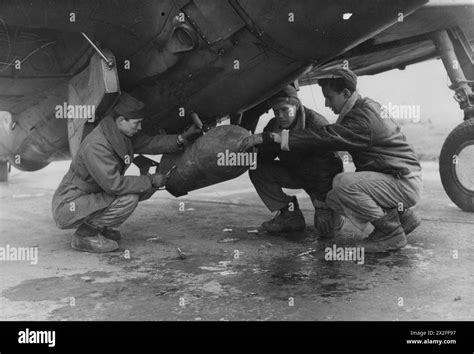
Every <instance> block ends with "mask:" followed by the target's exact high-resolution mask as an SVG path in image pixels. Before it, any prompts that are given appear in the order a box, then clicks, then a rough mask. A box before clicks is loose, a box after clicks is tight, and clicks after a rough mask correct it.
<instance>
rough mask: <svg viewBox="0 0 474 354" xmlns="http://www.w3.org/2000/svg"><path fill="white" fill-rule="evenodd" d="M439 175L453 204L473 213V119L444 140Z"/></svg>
mask: <svg viewBox="0 0 474 354" xmlns="http://www.w3.org/2000/svg"><path fill="white" fill-rule="evenodd" d="M466 172H467V173H466ZM439 173H440V176H441V182H442V184H443V187H444V190H445V191H446V193H447V194H448V196H449V198H450V199H451V200H452V201H453V202H454V204H456V205H457V206H458V207H459V208H461V209H462V210H464V211H471V212H474V119H469V120H467V121H465V122H463V123H461V124H459V125H458V126H457V127H456V128H455V129H454V130H453V131H452V132H451V133H450V134H449V135H448V137H447V138H446V140H445V142H444V144H443V148H442V149H441V154H440V157H439Z"/></svg>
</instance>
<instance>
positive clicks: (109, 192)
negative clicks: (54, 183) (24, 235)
mask: <svg viewBox="0 0 474 354" xmlns="http://www.w3.org/2000/svg"><path fill="white" fill-rule="evenodd" d="M143 108H144V104H143V103H142V102H140V101H138V100H137V99H135V98H134V97H132V96H130V95H128V94H126V93H124V94H122V95H121V97H120V101H119V102H118V104H117V105H116V106H115V107H114V108H113V111H112V114H111V115H110V116H107V117H105V118H104V119H103V120H102V121H101V122H100V123H99V125H98V126H97V127H96V128H95V129H94V130H93V131H92V132H91V133H90V134H89V135H87V136H86V137H85V139H84V140H83V141H82V143H81V146H80V148H79V150H78V152H77V154H76V156H75V157H74V158H73V160H72V162H71V166H70V168H69V171H68V172H67V173H66V175H65V176H64V178H63V179H62V181H61V183H60V185H59V186H58V188H57V190H56V192H55V194H54V196H53V201H52V212H53V217H54V220H55V222H56V224H57V226H58V227H59V228H61V229H70V228H77V230H76V231H75V232H74V234H73V236H72V241H71V246H72V247H73V248H74V249H76V250H79V251H85V252H96V253H102V252H111V251H114V250H116V249H117V248H118V244H117V241H118V240H120V238H121V235H120V232H119V231H118V230H114V229H112V227H117V226H119V225H121V224H122V223H123V222H124V221H125V220H126V219H127V218H128V217H129V216H130V215H131V214H132V213H133V211H134V210H135V208H136V207H137V204H138V202H139V201H141V200H145V199H147V198H149V197H150V196H151V195H152V194H153V192H154V191H156V190H157V189H158V188H160V187H162V186H164V185H165V184H166V176H164V175H160V174H154V175H142V176H124V174H125V171H126V170H127V168H128V167H129V166H130V164H131V163H132V161H133V154H134V153H143V154H152V155H154V154H163V153H168V152H170V153H172V152H177V151H179V150H180V149H181V148H182V146H183V144H184V143H185V142H186V141H192V140H194V139H196V138H197V137H198V136H199V135H200V130H198V129H197V128H195V127H191V128H190V129H188V130H187V131H186V132H185V133H183V135H157V136H154V137H151V136H146V135H143V134H137V133H138V131H139V130H140V129H141V122H142V120H143V118H144V116H143Z"/></svg>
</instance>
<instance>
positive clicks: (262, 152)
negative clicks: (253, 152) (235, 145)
mask: <svg viewBox="0 0 474 354" xmlns="http://www.w3.org/2000/svg"><path fill="white" fill-rule="evenodd" d="M274 121H275V118H273V119H272V120H270V121H269V122H268V124H267V125H266V126H265V128H263V131H264V132H271V127H272V126H273V124H274ZM279 152H280V147H279V146H278V144H275V143H271V144H265V145H259V146H258V152H257V163H258V162H265V161H266V162H268V161H273V160H275V158H276V157H277V156H278V153H279Z"/></svg>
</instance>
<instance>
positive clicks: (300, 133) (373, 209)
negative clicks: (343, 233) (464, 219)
mask: <svg viewBox="0 0 474 354" xmlns="http://www.w3.org/2000/svg"><path fill="white" fill-rule="evenodd" d="M318 83H319V85H320V86H321V88H322V91H323V95H324V97H325V98H326V106H328V107H330V108H331V109H332V110H333V111H334V113H336V114H339V118H338V119H337V121H336V123H335V124H330V125H326V126H323V127H318V128H316V129H311V130H309V129H299V130H290V131H285V130H283V131H282V132H281V134H280V135H275V136H273V138H274V139H273V141H274V142H277V143H279V144H280V145H281V149H282V150H285V151H297V150H298V149H300V148H301V147H305V148H307V147H308V146H310V147H311V148H313V149H315V150H319V151H327V150H331V151H337V150H342V151H348V152H349V153H350V154H351V155H352V158H353V161H354V165H355V166H356V172H352V173H340V174H338V175H337V176H336V177H335V178H334V181H333V189H332V190H331V191H330V192H329V193H328V194H327V197H326V203H327V205H328V206H329V207H330V208H331V209H332V210H334V211H335V212H336V213H338V214H340V215H345V216H346V217H347V218H349V219H350V220H351V222H352V223H353V224H354V225H355V226H356V227H358V228H359V229H360V230H364V229H365V227H366V226H367V224H368V223H369V222H370V223H372V225H373V226H374V231H373V232H372V233H371V234H370V235H369V237H367V238H366V239H364V240H363V241H362V243H361V246H363V247H364V248H365V251H366V252H385V251H390V250H396V249H399V248H401V247H404V246H405V245H406V243H407V238H406V235H407V234H409V233H410V232H412V231H413V230H414V229H415V228H416V227H417V226H418V225H419V224H420V218H419V217H418V216H417V215H416V214H415V212H414V210H413V209H411V208H412V207H413V206H414V205H415V204H416V203H417V202H418V201H419V199H420V196H421V192H422V189H423V182H422V178H421V167H420V163H419V161H418V158H417V155H416V154H415V152H414V150H413V148H412V146H411V145H410V144H408V143H407V141H406V138H405V136H404V135H403V134H402V133H401V132H400V127H399V126H398V124H397V123H396V122H395V121H394V120H393V119H391V118H383V117H382V115H381V106H380V104H378V103H377V102H375V101H373V100H371V99H369V98H362V97H361V96H360V95H359V94H358V92H357V91H356V88H357V76H356V75H355V74H354V73H353V72H352V71H350V70H348V69H345V68H336V69H332V70H329V71H327V72H325V73H324V74H323V75H322V76H320V77H319V80H318Z"/></svg>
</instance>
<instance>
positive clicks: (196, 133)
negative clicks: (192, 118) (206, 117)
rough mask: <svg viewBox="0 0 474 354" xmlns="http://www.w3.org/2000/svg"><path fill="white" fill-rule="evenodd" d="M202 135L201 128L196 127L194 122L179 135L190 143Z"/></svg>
mask: <svg viewBox="0 0 474 354" xmlns="http://www.w3.org/2000/svg"><path fill="white" fill-rule="evenodd" d="M201 135H202V131H201V129H199V128H197V127H196V126H195V125H194V124H193V125H191V126H190V127H189V128H188V129H186V131H185V132H184V133H183V134H181V137H182V138H183V139H184V140H186V141H187V142H188V143H192V142H193V141H194V140H196V139H197V138H199V137H200V136H201Z"/></svg>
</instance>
